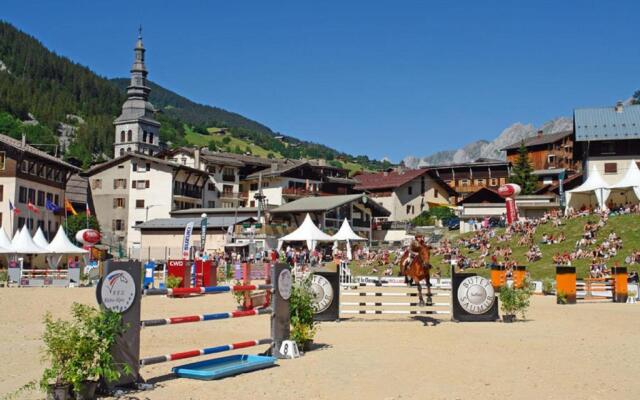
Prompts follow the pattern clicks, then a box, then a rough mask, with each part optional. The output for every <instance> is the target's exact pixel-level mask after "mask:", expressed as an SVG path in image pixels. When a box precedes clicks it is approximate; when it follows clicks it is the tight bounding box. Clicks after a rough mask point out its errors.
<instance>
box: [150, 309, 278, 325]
mask: <svg viewBox="0 0 640 400" xmlns="http://www.w3.org/2000/svg"><path fill="white" fill-rule="evenodd" d="M272 313H273V310H272V309H270V308H258V309H254V310H246V311H231V312H225V313H214V314H202V315H187V316H183V317H170V318H163V319H148V320H146V321H141V322H140V325H141V326H142V327H143V328H150V327H152V326H161V325H174V324H186V323H190V322H204V321H215V320H220V319H227V318H241V317H251V316H254V315H264V314H272Z"/></svg>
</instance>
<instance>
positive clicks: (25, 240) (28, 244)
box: [11, 226, 48, 254]
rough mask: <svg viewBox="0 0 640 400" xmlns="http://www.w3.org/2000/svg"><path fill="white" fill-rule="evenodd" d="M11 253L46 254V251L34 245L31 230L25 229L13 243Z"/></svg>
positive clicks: (17, 235)
mask: <svg viewBox="0 0 640 400" xmlns="http://www.w3.org/2000/svg"><path fill="white" fill-rule="evenodd" d="M11 253H13V254H46V253H48V252H47V250H46V249H43V248H42V247H40V246H38V245H37V244H35V243H34V241H33V239H32V238H31V235H30V234H29V229H27V227H26V226H25V227H23V228H22V230H21V231H20V232H19V233H17V234H16V235H15V236H14V237H13V240H12V241H11Z"/></svg>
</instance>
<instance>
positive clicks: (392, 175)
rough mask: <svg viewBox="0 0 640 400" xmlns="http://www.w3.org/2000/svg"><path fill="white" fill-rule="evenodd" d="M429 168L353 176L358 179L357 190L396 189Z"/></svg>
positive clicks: (424, 172)
mask: <svg viewBox="0 0 640 400" xmlns="http://www.w3.org/2000/svg"><path fill="white" fill-rule="evenodd" d="M427 172H428V170H427V169H407V170H404V171H402V172H401V173H399V172H398V171H397V170H393V171H389V172H376V173H361V174H359V175H356V176H354V177H353V178H354V179H355V180H357V181H358V183H357V184H356V186H355V187H354V189H355V190H376V189H391V188H393V189H395V188H397V187H400V186H402V185H404V184H405V183H408V182H409V181H411V180H413V179H415V178H417V177H419V176H421V175H424V174H426V173H427Z"/></svg>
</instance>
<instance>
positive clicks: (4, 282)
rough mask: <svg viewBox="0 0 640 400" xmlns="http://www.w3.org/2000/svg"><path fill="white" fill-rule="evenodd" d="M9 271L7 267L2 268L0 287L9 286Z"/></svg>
mask: <svg viewBox="0 0 640 400" xmlns="http://www.w3.org/2000/svg"><path fill="white" fill-rule="evenodd" d="M8 281H9V273H8V272H7V270H6V269H0V287H5V286H9V285H8Z"/></svg>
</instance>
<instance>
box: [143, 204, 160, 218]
mask: <svg viewBox="0 0 640 400" xmlns="http://www.w3.org/2000/svg"><path fill="white" fill-rule="evenodd" d="M159 205H160V204H149V205H148V206H146V207H145V208H144V210H145V214H144V222H147V221H148V220H149V209H150V208H153V207H158V206H159Z"/></svg>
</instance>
